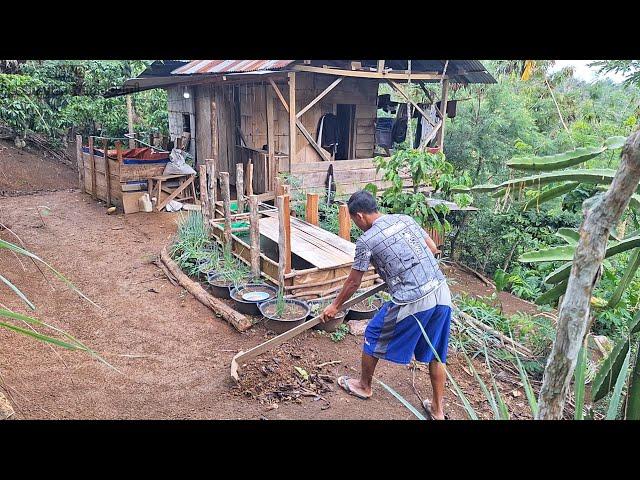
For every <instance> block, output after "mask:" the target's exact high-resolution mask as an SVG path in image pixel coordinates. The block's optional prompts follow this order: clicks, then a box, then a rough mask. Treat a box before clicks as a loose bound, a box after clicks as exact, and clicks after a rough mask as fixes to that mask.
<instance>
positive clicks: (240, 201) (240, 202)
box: [236, 163, 244, 213]
mask: <svg viewBox="0 0 640 480" xmlns="http://www.w3.org/2000/svg"><path fill="white" fill-rule="evenodd" d="M236 205H237V206H238V209H237V210H236V211H237V212H238V213H244V165H243V164H242V163H236Z"/></svg>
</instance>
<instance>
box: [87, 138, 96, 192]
mask: <svg viewBox="0 0 640 480" xmlns="http://www.w3.org/2000/svg"><path fill="white" fill-rule="evenodd" d="M89 159H90V163H91V196H92V197H93V198H97V192H96V157H95V155H94V153H93V137H89Z"/></svg>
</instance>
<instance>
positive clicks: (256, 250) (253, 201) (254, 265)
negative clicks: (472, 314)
mask: <svg viewBox="0 0 640 480" xmlns="http://www.w3.org/2000/svg"><path fill="white" fill-rule="evenodd" d="M249 213H250V214H251V220H250V222H249V235H250V239H251V274H252V276H253V278H255V279H258V278H260V222H259V217H258V197H257V196H256V195H250V196H249Z"/></svg>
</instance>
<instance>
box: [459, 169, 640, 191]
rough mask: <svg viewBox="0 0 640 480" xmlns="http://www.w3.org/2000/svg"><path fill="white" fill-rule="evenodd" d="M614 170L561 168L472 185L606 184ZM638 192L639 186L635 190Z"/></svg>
mask: <svg viewBox="0 0 640 480" xmlns="http://www.w3.org/2000/svg"><path fill="white" fill-rule="evenodd" d="M615 174H616V171H615V170H613V169H610V168H602V169H589V170H587V169H574V170H562V171H560V172H548V173H542V174H540V175H532V176H530V177H522V178H514V179H513V180H507V181H506V182H502V183H500V184H498V185H477V186H475V187H472V188H471V190H472V191H476V192H494V191H496V190H501V189H505V188H507V187H511V188H522V187H528V186H532V185H534V186H542V185H547V184H549V183H554V182H580V183H592V184H597V185H608V184H610V183H611V182H612V181H613V177H614V176H615ZM636 192H640V187H638V189H637V190H636Z"/></svg>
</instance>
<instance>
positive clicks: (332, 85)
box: [296, 77, 344, 118]
mask: <svg viewBox="0 0 640 480" xmlns="http://www.w3.org/2000/svg"><path fill="white" fill-rule="evenodd" d="M343 78H344V77H339V78H336V79H335V80H334V81H333V83H332V84H331V85H329V86H328V87H327V88H325V89H324V90H323V91H322V93H320V95H318V96H317V97H316V98H314V99H313V100H312V101H311V102H310V103H309V104H308V105H307V106H306V107H304V108H303V109H302V110H300V111H299V112H298V113H297V114H296V118H300V117H301V116H302V115H303V114H304V113H305V112H307V111H308V110H309V109H310V108H311V107H313V106H314V105H315V104H316V103H318V102H319V101H320V100H322V98H323V97H325V96H326V95H327V94H328V93H329V92H330V91H331V90H333V89H334V88H335V87H336V86H337V85H338V84H339V83H340V82H341V81H342V79H343Z"/></svg>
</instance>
